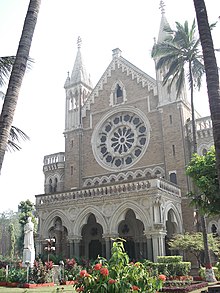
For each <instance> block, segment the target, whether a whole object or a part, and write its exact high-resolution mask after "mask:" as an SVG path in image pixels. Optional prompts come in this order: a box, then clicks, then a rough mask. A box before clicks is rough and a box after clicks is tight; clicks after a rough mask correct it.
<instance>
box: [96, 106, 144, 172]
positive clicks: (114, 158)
mask: <svg viewBox="0 0 220 293" xmlns="http://www.w3.org/2000/svg"><path fill="white" fill-rule="evenodd" d="M94 135H95V136H96V138H95V137H94V141H95V145H93V152H94V154H95V156H96V159H97V161H98V162H99V163H100V164H101V165H102V166H103V167H104V168H106V169H118V168H119V169H126V168H128V167H130V166H132V165H133V164H135V163H136V162H137V161H138V160H139V159H140V158H141V157H142V155H143V154H144V152H145V150H146V148H147V145H148V142H149V127H148V125H147V123H146V122H145V119H143V118H142V117H141V115H138V113H132V112H128V111H126V112H122V113H121V112H120V113H119V114H117V113H116V114H114V115H112V116H110V117H108V118H107V119H106V120H105V121H104V123H100V125H99V126H98V128H97V129H96V131H95V134H94Z"/></svg>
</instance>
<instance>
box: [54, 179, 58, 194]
mask: <svg viewBox="0 0 220 293" xmlns="http://www.w3.org/2000/svg"><path fill="white" fill-rule="evenodd" d="M57 182H58V180H57V178H55V180H54V188H53V191H54V192H57Z"/></svg>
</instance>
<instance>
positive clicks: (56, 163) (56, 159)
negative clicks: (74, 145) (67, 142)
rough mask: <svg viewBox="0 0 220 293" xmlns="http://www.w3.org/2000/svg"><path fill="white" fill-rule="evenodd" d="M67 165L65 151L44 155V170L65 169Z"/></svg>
mask: <svg viewBox="0 0 220 293" xmlns="http://www.w3.org/2000/svg"><path fill="white" fill-rule="evenodd" d="M64 165H65V153H64V152H60V153H56V154H51V155H47V156H45V157H44V166H43V171H44V172H47V171H51V170H55V169H63V168H64Z"/></svg>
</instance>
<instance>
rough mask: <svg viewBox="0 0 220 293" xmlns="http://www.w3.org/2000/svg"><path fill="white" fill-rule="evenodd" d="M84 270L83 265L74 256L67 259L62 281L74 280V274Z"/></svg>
mask: <svg viewBox="0 0 220 293" xmlns="http://www.w3.org/2000/svg"><path fill="white" fill-rule="evenodd" d="M81 270H82V266H80V265H79V264H77V262H76V260H75V259H74V258H72V259H66V260H65V263H64V272H63V273H62V275H63V276H62V280H61V282H62V281H72V280H73V279H74V276H75V275H77V274H78V273H79V272H80V271H81ZM63 279H64V280H63Z"/></svg>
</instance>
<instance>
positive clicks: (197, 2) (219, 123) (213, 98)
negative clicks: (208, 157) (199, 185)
mask: <svg viewBox="0 0 220 293" xmlns="http://www.w3.org/2000/svg"><path fill="white" fill-rule="evenodd" d="M193 1H194V6H195V10H196V18H197V23H198V29H199V35H200V41H201V45H202V51H203V57H204V65H205V72H206V83H207V89H208V97H209V106H210V112H211V119H212V125H213V137H214V144H215V151H216V167H217V171H218V180H219V185H220V88H219V74H218V67H217V62H216V58H215V51H214V46H213V41H212V35H211V31H210V27H209V22H208V16H207V11H206V5H205V1H204V0H193Z"/></svg>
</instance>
